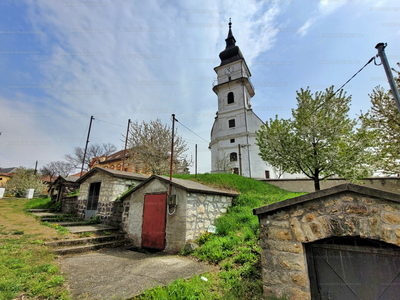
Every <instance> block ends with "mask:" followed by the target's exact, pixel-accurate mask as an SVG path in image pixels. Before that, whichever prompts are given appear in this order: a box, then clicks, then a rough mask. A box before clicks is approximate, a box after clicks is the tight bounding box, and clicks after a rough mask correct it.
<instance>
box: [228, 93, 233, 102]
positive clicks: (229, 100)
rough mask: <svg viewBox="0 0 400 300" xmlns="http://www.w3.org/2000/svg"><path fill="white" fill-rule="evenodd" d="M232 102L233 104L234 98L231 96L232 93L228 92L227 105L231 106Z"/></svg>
mask: <svg viewBox="0 0 400 300" xmlns="http://www.w3.org/2000/svg"><path fill="white" fill-rule="evenodd" d="M233 102H235V98H234V96H233V93H232V92H230V93H229V94H228V104H231V103H233Z"/></svg>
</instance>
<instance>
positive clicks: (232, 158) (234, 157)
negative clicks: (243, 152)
mask: <svg viewBox="0 0 400 300" xmlns="http://www.w3.org/2000/svg"><path fill="white" fill-rule="evenodd" d="M229 158H230V161H237V153H236V152H232V153H231V154H230V155H229Z"/></svg>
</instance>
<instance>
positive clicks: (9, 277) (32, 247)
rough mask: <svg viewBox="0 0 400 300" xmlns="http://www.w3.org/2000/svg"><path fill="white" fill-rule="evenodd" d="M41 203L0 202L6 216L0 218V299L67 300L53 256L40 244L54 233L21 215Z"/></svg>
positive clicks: (32, 201)
mask: <svg viewBox="0 0 400 300" xmlns="http://www.w3.org/2000/svg"><path fill="white" fill-rule="evenodd" d="M42 200H43V199H33V200H31V201H28V200H26V199H24V200H21V199H11V200H1V201H0V203H1V204H2V205H1V208H0V212H1V213H5V214H7V215H8V216H9V217H10V218H8V219H4V218H3V219H2V218H0V231H2V234H1V235H0V299H1V300H12V299H60V300H67V299H70V298H69V296H68V295H69V292H68V290H67V287H66V285H65V284H64V282H65V278H64V277H63V276H61V273H60V270H59V267H58V266H57V265H56V264H55V263H54V255H53V254H52V253H51V251H50V250H49V249H47V247H45V246H43V245H42V244H43V241H44V240H45V239H46V238H49V237H50V236H57V232H56V231H54V230H53V229H50V228H48V227H44V226H42V225H40V223H39V222H38V221H37V220H36V219H35V218H33V217H32V216H31V214H28V213H24V210H26V208H27V207H29V208H31V207H35V206H36V205H42V204H43V202H42ZM22 229H23V230H22Z"/></svg>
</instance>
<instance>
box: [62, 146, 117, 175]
mask: <svg viewBox="0 0 400 300" xmlns="http://www.w3.org/2000/svg"><path fill="white" fill-rule="evenodd" d="M114 152H117V147H116V146H115V145H113V144H111V143H108V144H107V143H102V144H91V145H89V147H88V149H87V153H86V157H85V164H84V166H83V169H84V170H85V171H89V170H90V163H91V162H92V160H93V159H94V158H96V157H101V156H108V155H110V154H112V153H114ZM84 153H85V148H81V147H75V148H74V153H73V154H67V155H65V159H66V160H67V161H68V162H69V163H70V164H72V166H73V167H74V169H80V168H81V166H82V161H83V154H84Z"/></svg>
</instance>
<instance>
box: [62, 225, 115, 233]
mask: <svg viewBox="0 0 400 300" xmlns="http://www.w3.org/2000/svg"><path fill="white" fill-rule="evenodd" d="M65 227H66V228H67V229H68V230H69V232H71V233H75V234H80V233H83V232H91V233H94V234H99V235H103V232H104V231H107V232H109V233H115V232H118V231H119V230H120V229H119V228H117V227H113V226H108V225H103V224H94V225H82V226H65Z"/></svg>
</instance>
